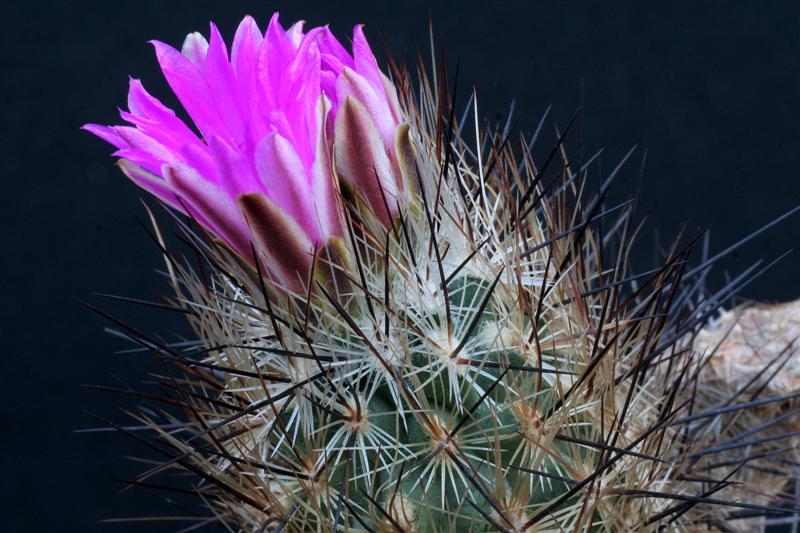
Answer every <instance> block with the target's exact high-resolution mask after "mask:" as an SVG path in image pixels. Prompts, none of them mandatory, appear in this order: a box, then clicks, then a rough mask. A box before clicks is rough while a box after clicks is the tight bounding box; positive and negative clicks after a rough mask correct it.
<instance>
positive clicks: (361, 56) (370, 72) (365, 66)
mask: <svg viewBox="0 0 800 533" xmlns="http://www.w3.org/2000/svg"><path fill="white" fill-rule="evenodd" d="M353 61H354V63H355V70H356V72H358V73H359V74H361V75H362V76H364V77H365V78H366V79H367V80H369V83H370V84H371V85H372V86H373V87H374V88H375V89H378V88H380V87H382V83H381V69H380V68H379V67H378V62H377V61H376V60H375V55H374V54H373V53H372V49H371V48H370V47H369V43H368V42H367V38H366V37H364V25H363V24H359V25H357V26H356V27H355V28H353Z"/></svg>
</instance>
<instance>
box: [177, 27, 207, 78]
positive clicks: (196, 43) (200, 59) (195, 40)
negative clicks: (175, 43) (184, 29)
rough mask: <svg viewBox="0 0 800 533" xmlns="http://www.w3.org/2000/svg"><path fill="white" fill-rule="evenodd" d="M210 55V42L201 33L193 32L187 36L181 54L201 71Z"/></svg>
mask: <svg viewBox="0 0 800 533" xmlns="http://www.w3.org/2000/svg"><path fill="white" fill-rule="evenodd" d="M207 53H208V41H206V38H205V37H203V36H202V35H201V34H200V33H199V32H193V33H190V34H189V35H187V36H186V39H184V40H183V46H182V47H181V54H183V55H184V56H185V57H186V59H188V60H189V61H191V62H192V63H193V64H194V66H195V67H197V68H198V69H199V70H200V71H202V70H203V65H205V63H206V54H207Z"/></svg>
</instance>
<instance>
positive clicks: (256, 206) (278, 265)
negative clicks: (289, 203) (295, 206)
mask: <svg viewBox="0 0 800 533" xmlns="http://www.w3.org/2000/svg"><path fill="white" fill-rule="evenodd" d="M236 201H237V204H238V205H239V208H240V209H241V210H242V212H243V213H244V216H245V218H246V220H247V223H248V225H249V227H250V231H251V234H252V236H253V242H254V243H255V245H256V249H257V250H258V251H259V252H260V254H263V255H264V256H265V259H266V261H265V262H264V264H265V266H266V267H267V268H268V269H269V271H270V273H271V274H272V275H273V276H274V277H276V278H277V280H278V281H279V282H280V283H282V284H283V285H284V287H286V288H287V289H289V290H293V291H302V290H303V285H304V284H305V283H306V281H307V279H308V275H309V272H310V270H311V264H312V262H313V258H314V244H313V243H312V242H311V240H310V239H309V238H308V236H307V235H306V233H305V232H304V231H303V229H302V228H301V227H300V226H299V225H298V224H297V223H296V222H295V221H294V220H293V219H292V217H290V216H289V215H288V214H287V213H286V212H285V211H283V210H282V209H281V208H280V207H279V206H278V205H277V204H276V203H275V202H273V201H272V200H270V199H269V198H267V197H266V196H264V195H263V194H260V193H248V194H243V195H241V196H239V197H238V198H237V200H236Z"/></svg>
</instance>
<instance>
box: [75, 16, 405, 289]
mask: <svg viewBox="0 0 800 533" xmlns="http://www.w3.org/2000/svg"><path fill="white" fill-rule="evenodd" d="M152 44H153V46H154V47H155V49H156V55H157V57H158V61H159V64H160V65H161V69H162V71H163V72H164V76H165V77H166V79H167V82H168V83H169V85H170V87H171V88H172V90H173V91H174V93H175V94H176V96H177V97H178V99H179V100H180V102H181V104H182V105H183V107H184V109H185V110H186V112H187V113H188V115H189V117H190V118H191V120H192V122H193V123H194V126H195V128H196V131H195V130H193V129H192V128H191V127H190V126H188V125H187V124H185V123H184V122H183V121H182V120H181V119H180V118H178V117H177V116H176V115H175V113H174V112H173V111H172V110H171V109H168V108H167V107H165V106H164V105H163V104H162V103H161V102H159V101H158V100H157V99H155V98H153V97H152V96H151V95H150V94H148V93H147V91H145V89H144V87H143V86H142V84H141V83H140V82H139V81H138V80H136V79H131V81H130V91H129V93H128V111H121V116H122V118H123V119H124V120H125V121H126V122H128V123H129V124H130V125H125V126H99V125H96V124H87V125H86V126H84V128H85V129H86V130H88V131H90V132H92V133H94V134H95V135H97V136H99V137H101V138H102V139H104V140H106V141H108V142H109V143H111V144H113V145H114V146H116V147H117V151H116V152H115V155H117V156H119V157H120V158H121V159H120V162H119V165H120V167H121V168H122V170H123V171H124V172H125V174H126V175H127V176H128V177H130V178H131V179H132V180H133V181H134V182H136V183H137V184H138V185H140V186H141V187H142V188H144V189H146V190H147V191H149V192H151V193H152V194H154V195H155V196H156V197H158V198H159V199H160V200H162V201H163V202H165V203H167V204H168V205H170V206H172V207H173V208H175V209H177V210H179V211H181V212H184V213H186V214H188V215H191V216H192V217H194V218H195V219H196V220H197V221H198V222H199V223H200V224H202V225H203V226H204V227H205V228H207V229H208V230H209V231H210V232H212V233H213V234H214V235H215V236H216V237H218V238H219V239H221V240H222V241H224V242H225V243H226V244H227V245H228V246H229V247H230V248H231V249H232V250H234V251H235V252H236V253H238V254H239V255H240V256H242V257H243V258H245V259H247V260H248V261H250V262H251V263H252V262H253V255H252V248H251V241H253V243H254V244H255V246H256V248H257V250H258V251H259V253H260V254H262V255H263V257H264V265H265V267H266V268H267V269H268V270H269V272H270V273H271V274H272V275H273V276H274V277H276V278H277V279H278V280H279V281H281V282H282V283H284V285H286V286H287V287H289V288H293V289H299V288H300V287H301V285H302V283H303V281H304V280H305V279H306V278H307V276H308V275H309V269H310V268H311V264H312V259H313V254H314V252H315V250H317V249H320V248H323V247H325V246H328V245H329V244H330V243H331V242H332V241H336V239H337V238H339V237H341V235H342V222H341V216H342V214H341V206H340V201H341V200H340V197H339V195H338V188H337V186H336V183H335V179H334V175H335V174H334V169H333V163H332V159H331V158H332V155H335V159H336V169H337V170H338V172H337V174H338V175H339V176H340V177H341V178H342V179H344V180H345V181H346V182H347V183H349V184H350V185H351V186H352V187H353V188H354V189H355V190H356V191H357V192H358V194H359V195H360V196H361V197H362V198H363V200H364V201H365V202H366V203H367V205H368V206H369V207H370V208H371V209H372V210H373V211H374V212H375V214H376V215H377V217H378V218H379V220H381V221H382V222H383V223H385V224H387V225H389V224H391V221H392V219H393V217H394V216H395V215H396V212H397V205H398V204H400V205H402V204H403V200H402V194H401V193H402V190H403V185H402V179H398V177H399V176H401V175H402V173H401V172H400V170H399V167H398V157H397V156H396V155H395V143H396V139H397V136H398V131H405V132H406V133H407V127H406V129H405V130H403V128H402V127H401V126H400V123H401V116H402V115H401V111H400V106H399V104H398V101H397V96H396V93H395V89H394V87H393V86H392V84H391V83H390V82H389V80H388V79H387V78H386V77H385V76H384V75H383V74H382V73H381V72H380V70H379V68H378V65H377V62H376V61H375V57H374V56H373V54H372V51H371V50H370V48H369V45H368V44H367V41H366V39H365V38H364V34H363V32H362V30H361V27H360V26H357V27H356V28H355V30H354V38H353V53H352V55H351V54H350V53H348V52H347V50H345V48H344V47H343V46H342V45H341V43H339V41H338V40H337V39H336V38H335V37H334V36H333V34H332V33H331V32H330V31H329V30H328V28H327V27H325V28H314V29H312V30H310V31H308V32H304V31H303V23H302V22H298V23H296V24H294V25H293V26H292V27H291V28H289V29H288V30H284V28H283V27H282V26H281V25H280V23H279V22H278V15H277V13H276V14H275V15H273V17H272V19H271V20H270V23H269V27H268V28H267V31H266V33H265V34H262V33H261V31H260V30H259V28H258V26H257V24H256V22H255V21H254V20H253V19H252V18H251V17H246V18H245V19H244V20H243V21H242V22H241V24H240V25H239V28H238V29H237V31H236V35H235V37H234V40H233V44H232V46H231V50H230V54H229V53H228V49H227V47H226V45H225V42H224V41H223V39H222V37H221V36H220V33H219V31H218V30H217V28H216V26H215V25H214V24H211V36H210V40H208V41H207V40H206V39H205V38H204V37H203V36H202V35H200V34H199V33H192V34H190V35H189V36H187V37H186V40H185V41H184V43H183V48H182V50H181V51H178V50H176V49H174V48H172V47H170V46H168V45H166V44H164V43H162V42H159V41H153V42H152ZM406 137H407V135H406ZM331 143H333V148H332V146H331ZM334 153H335V154H334ZM387 207H388V211H387Z"/></svg>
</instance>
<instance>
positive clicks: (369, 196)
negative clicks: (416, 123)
mask: <svg viewBox="0 0 800 533" xmlns="http://www.w3.org/2000/svg"><path fill="white" fill-rule="evenodd" d="M334 129H335V133H334V154H335V165H336V172H337V173H338V175H339V177H340V178H342V179H344V180H346V181H348V182H349V183H351V184H352V185H353V186H354V187H355V188H356V190H358V192H359V193H360V194H361V195H362V196H363V197H364V200H366V202H367V205H369V206H370V207H371V208H372V210H373V212H374V214H375V215H376V216H377V217H378V219H379V220H380V221H381V222H382V223H383V224H384V225H386V226H391V224H392V219H393V218H394V216H395V215H396V214H397V202H398V198H397V185H396V181H395V177H394V176H393V175H392V165H391V162H390V161H389V158H388V157H387V155H386V150H385V148H384V146H383V143H382V142H381V140H380V135H379V134H378V130H377V128H376V127H375V124H374V123H373V121H372V118H371V117H370V115H369V113H368V112H367V109H366V108H365V107H364V106H363V105H362V104H361V103H360V102H358V101H357V100H355V99H354V98H353V97H347V98H346V99H345V101H344V103H343V104H342V106H341V107H340V108H339V112H338V113H337V115H336V121H335V127H334ZM387 209H388V211H387Z"/></svg>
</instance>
